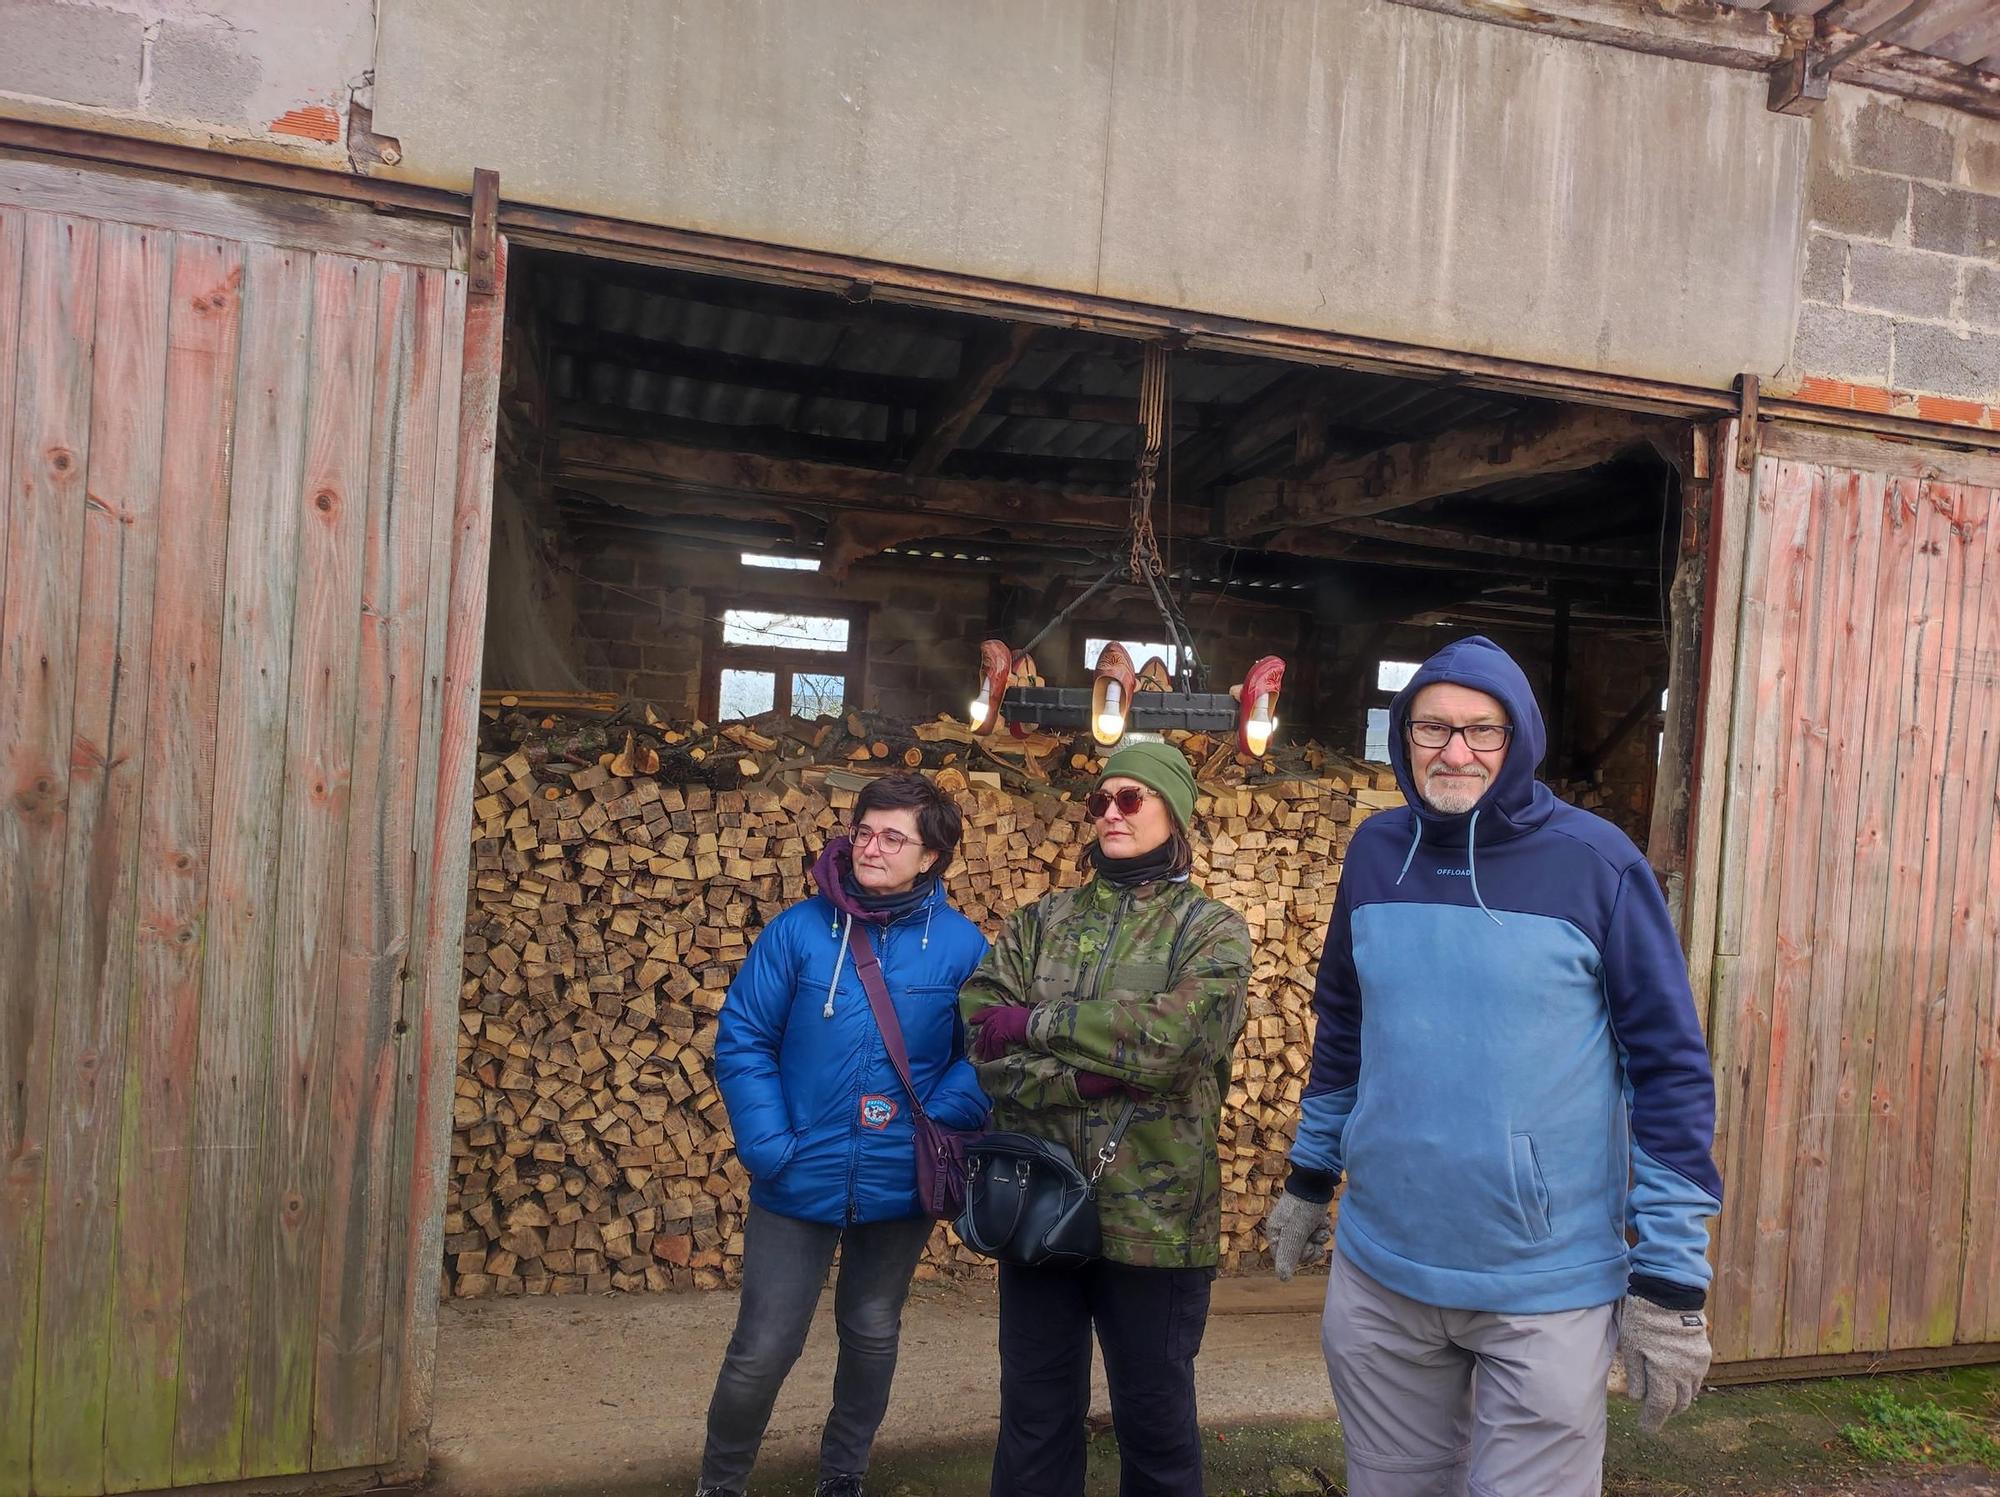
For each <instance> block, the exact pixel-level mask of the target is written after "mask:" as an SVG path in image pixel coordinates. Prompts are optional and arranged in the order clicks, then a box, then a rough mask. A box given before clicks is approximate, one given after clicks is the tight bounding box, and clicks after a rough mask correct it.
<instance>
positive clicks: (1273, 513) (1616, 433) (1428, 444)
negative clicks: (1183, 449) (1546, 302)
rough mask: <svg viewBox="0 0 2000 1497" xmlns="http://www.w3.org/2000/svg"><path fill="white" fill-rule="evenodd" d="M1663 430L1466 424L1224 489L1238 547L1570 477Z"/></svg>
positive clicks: (1550, 420) (1224, 508) (1602, 415)
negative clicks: (1468, 494)
mask: <svg viewBox="0 0 2000 1497" xmlns="http://www.w3.org/2000/svg"><path fill="white" fill-rule="evenodd" d="M1664 425H1666V423H1664V422H1663V421H1662V420H1661V419H1660V418H1658V417H1654V416H1640V415H1635V414H1633V413H1631V412H1629V411H1611V410H1595V409H1589V408H1568V409H1561V410H1557V411H1554V412H1531V413H1524V414H1522V415H1519V416H1512V417H1509V418H1508V419H1506V420H1504V421H1494V422H1482V423H1480V424H1478V425H1474V426H1462V427H1458V428H1456V429H1454V430H1452V431H1447V432H1441V433H1439V434H1438V435H1437V436H1434V437H1425V438H1422V439H1420V440H1416V441H1410V442H1397V443H1395V444H1394V445H1392V446H1388V447H1383V448H1379V449H1378V450H1376V451H1374V452H1370V453H1366V454H1364V455H1362V456H1360V457H1354V458H1341V459H1336V460H1334V461H1332V462H1329V463H1327V464H1325V465H1323V466H1322V467H1321V468H1320V469H1319V470H1318V471H1316V472H1315V473H1313V474H1311V475H1310V476H1309V477H1306V478H1301V479H1285V478H1257V479H1251V480H1249V481H1248V482H1245V483H1239V484H1232V485H1231V486H1230V487H1229V488H1228V489H1226V490H1224V491H1223V497H1222V501H1221V515H1222V521H1223V526H1224V532H1225V534H1227V535H1228V536H1229V538H1231V539H1232V540H1242V539H1246V538H1250V537H1254V536H1260V535H1271V534H1274V533H1277V532H1282V531H1290V530H1295V529H1300V528H1310V527H1313V526H1322V525H1330V524H1332V523H1333V522H1334V521H1336V520H1352V519H1361V518H1364V517H1366V516H1369V515H1379V514H1386V513H1388V512H1389V511H1391V510H1397V509H1402V508H1405V507H1406V506H1408V505H1412V504H1420V503H1422V502H1423V501H1424V500H1426V499H1437V498H1441V497H1442V496H1444V495H1446V494H1456V493H1462V492H1464V491H1465V490H1468V489H1477V488H1483V487H1485V486H1487V485H1489V484H1494V483H1500V482H1503V481H1505V480H1507V479H1512V478H1532V477H1535V476H1538V475H1541V474H1546V473H1572V472H1577V471H1579V470H1581V469H1584V468H1592V467H1595V466H1597V464H1599V463H1602V462H1606V461H1608V460H1610V459H1611V458H1614V457H1616V456H1617V455H1618V454H1619V453H1621V452H1624V451H1626V450H1628V449H1630V448H1632V447H1637V446H1641V445H1644V444H1645V443H1646V442H1647V441H1648V440H1649V439H1650V437H1651V436H1652V435H1653V434H1654V433H1655V432H1656V431H1658V430H1660V429H1661V428H1662V427H1663V426H1664Z"/></svg>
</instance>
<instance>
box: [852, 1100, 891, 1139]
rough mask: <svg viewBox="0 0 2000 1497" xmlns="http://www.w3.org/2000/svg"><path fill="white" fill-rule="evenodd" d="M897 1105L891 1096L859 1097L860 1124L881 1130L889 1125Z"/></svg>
mask: <svg viewBox="0 0 2000 1497" xmlns="http://www.w3.org/2000/svg"><path fill="white" fill-rule="evenodd" d="M896 1112H897V1107H896V1103H895V1100H894V1099H893V1098H891V1097H863V1098H862V1099H861V1126H862V1127H864V1128H874V1129H876V1130H878V1131H879V1130H881V1129H883V1128H886V1127H888V1126H889V1120H890V1119H891V1118H893V1117H895V1115H896Z"/></svg>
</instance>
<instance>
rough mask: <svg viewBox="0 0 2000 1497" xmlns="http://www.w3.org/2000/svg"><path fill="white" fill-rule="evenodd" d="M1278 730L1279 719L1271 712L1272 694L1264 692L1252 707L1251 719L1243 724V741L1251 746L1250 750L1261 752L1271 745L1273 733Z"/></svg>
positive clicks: (1255, 752)
mask: <svg viewBox="0 0 2000 1497" xmlns="http://www.w3.org/2000/svg"><path fill="white" fill-rule="evenodd" d="M1277 731H1278V719H1277V718H1276V717H1275V716H1273V715H1272V712H1271V695H1270V693H1269V692H1266V693H1264V694H1263V695H1262V696H1260V697H1258V698H1257V701H1256V704H1255V705H1254V706H1252V707H1251V709H1250V720H1249V721H1248V722H1246V723H1244V724H1243V741H1244V742H1245V743H1246V744H1248V745H1249V746H1250V752H1251V753H1253V754H1261V753H1263V752H1264V750H1265V749H1267V748H1269V747H1270V745H1271V735H1272V734H1273V733H1275V732H1277Z"/></svg>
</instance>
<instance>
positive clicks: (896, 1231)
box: [701, 1205, 932, 1492]
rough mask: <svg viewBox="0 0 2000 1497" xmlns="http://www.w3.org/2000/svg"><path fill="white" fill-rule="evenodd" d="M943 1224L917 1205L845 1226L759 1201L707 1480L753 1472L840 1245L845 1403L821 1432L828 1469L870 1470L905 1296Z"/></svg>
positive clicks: (838, 1310)
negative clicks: (936, 1227)
mask: <svg viewBox="0 0 2000 1497" xmlns="http://www.w3.org/2000/svg"><path fill="white" fill-rule="evenodd" d="M931 1226H932V1223H931V1221H930V1219H929V1218H927V1217H916V1218H911V1219H908V1220H904V1221H889V1222H870V1223H867V1224H866V1225H863V1226H853V1227H847V1228H844V1229H843V1228H841V1227H834V1226H826V1225H823V1224H821V1223H819V1222H807V1221H799V1220H797V1219H796V1218H794V1217H789V1216H779V1215H778V1214H777V1213H775V1212H771V1211H766V1210H764V1209H763V1208H762V1207H761V1206H755V1205H753V1206H752V1207H751V1208H750V1215H749V1218H748V1219H747V1220H746V1221H745V1222H744V1224H743V1298H742V1300H741V1301H740V1302H739V1303H738V1305H737V1307H736V1330H735V1332H734V1334H732V1335H731V1336H730V1338H729V1350H728V1351H726V1352H724V1353H723V1356H722V1372H721V1375H720V1376H718V1377H717V1378H716V1380H715V1397H714V1398H713V1399H711V1400H710V1402H709V1405H708V1445H707V1448H706V1449H705V1450H704V1451H703V1452H702V1457H701V1484H702V1485H703V1486H705V1487H720V1488H722V1489H723V1490H724V1491H727V1492H741V1491H742V1490H743V1488H744V1483H745V1482H747V1481H748V1480H749V1478H750V1467H751V1466H752V1465H753V1464H754V1463H755V1462H756V1459H757V1447H758V1446H759V1445H761V1444H762V1443H763V1442H764V1427H765V1426H766V1425H767V1424H769V1423H770V1422H771V1405H772V1404H774V1403H776V1402H777V1399H778V1389H779V1388H780V1387H781V1386H783V1384H784V1381H785V1375H786V1374H787V1373H789V1372H790V1371H791V1370H792V1364H793V1363H794V1362H796V1361H798V1359H799V1351H800V1349H801V1348H802V1347H804V1345H805V1344H806V1331H807V1330H808V1329H809V1328H810V1327H811V1325H812V1318H813V1311H814V1309H816V1308H817V1307H818V1305H819V1292H820V1290H821V1288H823V1287H824V1286H825V1284H826V1271H827V1268H828V1267H829V1266H830V1265H831V1264H832V1262H833V1250H834V1248H835V1247H836V1246H838V1247H839V1249H840V1277H839V1280H838V1282H836V1284H835V1285H834V1291H833V1316H834V1323H835V1325H836V1326H837V1328H838V1329H839V1332H840V1361H839V1363H838V1364H837V1366H836V1368H835V1370H834V1375H833V1410H832V1412H831V1413H829V1414H828V1415H827V1416H826V1428H825V1430H824V1432H823V1433H822V1434H821V1436H820V1447H819V1469H820V1475H821V1476H835V1475H856V1476H858V1475H861V1474H862V1473H864V1472H866V1471H867V1469H868V1452H869V1450H870V1448H871V1447H872V1446H873V1445H874V1443H875V1431H876V1430H877V1429H878V1428H880V1427H881V1424H882V1415H883V1413H884V1411H885V1410H887V1409H888V1407H889V1384H890V1383H891V1381H893V1380H894V1378H895V1376H896V1342H897V1338H898V1337H899V1336H900V1335H901V1334H902V1329H903V1302H904V1301H905V1300H907V1299H908V1298H909V1296H910V1279H911V1276H912V1275H914V1274H915V1273H916V1271H917V1260H918V1259H919V1258H921V1257H922V1256H923V1252H924V1244H925V1243H926V1242H928V1241H929V1240H930V1235H931Z"/></svg>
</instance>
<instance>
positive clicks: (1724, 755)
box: [1684, 421, 1752, 1158]
mask: <svg viewBox="0 0 2000 1497" xmlns="http://www.w3.org/2000/svg"><path fill="white" fill-rule="evenodd" d="M1736 441H1737V432H1736V423H1735V422H1734V421H1726V422H1723V423H1721V424H1720V425H1719V427H1718V428H1717V433H1716V438H1715V442H1714V450H1713V454H1712V456H1711V458H1710V464H1711V466H1710V469H1709V471H1710V472H1711V473H1713V474H1715V475H1716V477H1715V493H1714V498H1713V499H1712V500H1711V504H1710V519H1709V523H1710V524H1711V525H1712V526H1713V527H1714V532H1715V543H1714V546H1713V547H1712V549H1711V551H1710V553H1709V566H1708V579H1707V589H1708V596H1707V598H1706V599H1705V600H1704V604H1703V607H1704V610H1705V613H1706V618H1705V620H1704V628H1705V629H1706V630H1707V634H1706V637H1705V638H1704V639H1703V641H1702V652H1703V664H1702V670H1703V674H1704V680H1705V684H1704V686H1702V687H1701V688H1699V689H1700V691H1701V695H1702V703H1701V705H1702V709H1703V715H1702V717H1701V718H1700V720H1699V721H1697V723H1696V724H1695V740H1696V741H1695V748H1694V752H1695V776H1696V789H1695V805H1694V811H1693V824H1692V826H1691V827H1690V828H1689V832H1688V899H1687V911H1688V913H1687V926H1686V929H1685V932H1684V935H1685V945H1686V948H1687V956H1688V981H1689V984H1690V986H1692V988H1693V989H1694V1001H1695V1006H1696V1007H1697V1008H1698V1009H1699V1010H1700V1011H1701V1014H1702V1019H1703V1028H1704V1030H1705V1031H1706V1032H1707V1034H1708V1037H1709V1045H1710V1047H1711V1049H1713V1050H1714V1051H1715V1058H1716V1063H1717V1064H1718V1066H1719V1065H1720V1064H1721V1062H1722V1056H1723V1050H1722V1048H1720V1047H1724V1046H1726V1045H1727V1043H1728V1037H1727V1035H1726V1034H1724V1033H1723V1030H1725V1029H1726V1027H1727V1020H1726V1018H1724V1017H1723V1016H1721V1015H1718V1014H1716V1013H1715V1012H1714V1011H1713V1007H1712V1002H1713V998H1714V976H1715V939H1716V915H1717V910H1716V905H1717V900H1718V898H1719V895H1720V892H1721V884H1722V853H1723V842H1722V828H1723V812H1724V809H1725V808H1726V806H1727V805H1728V803H1729V781H1728V778H1727V771H1728V766H1729V762H1730V760H1729V730H1730V723H1731V721H1732V717H1733V711H1734V707H1733V703H1734V695H1733V688H1734V685H1735V682H1736V661H1737V654H1736V646H1737V634H1738V631H1739V628H1740V625H1741V614H1742V606H1743V566H1744V547H1745V541H1746V538H1747V531H1748V529H1749V523H1750V510H1751V507H1752V505H1751V498H1750V488H1751V479H1750V477H1749V476H1748V475H1745V474H1741V473H1738V472H1737V471H1736ZM1717 1157H1718V1158H1720V1157H1721V1156H1720V1154H1719V1153H1718V1155H1717Z"/></svg>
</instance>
